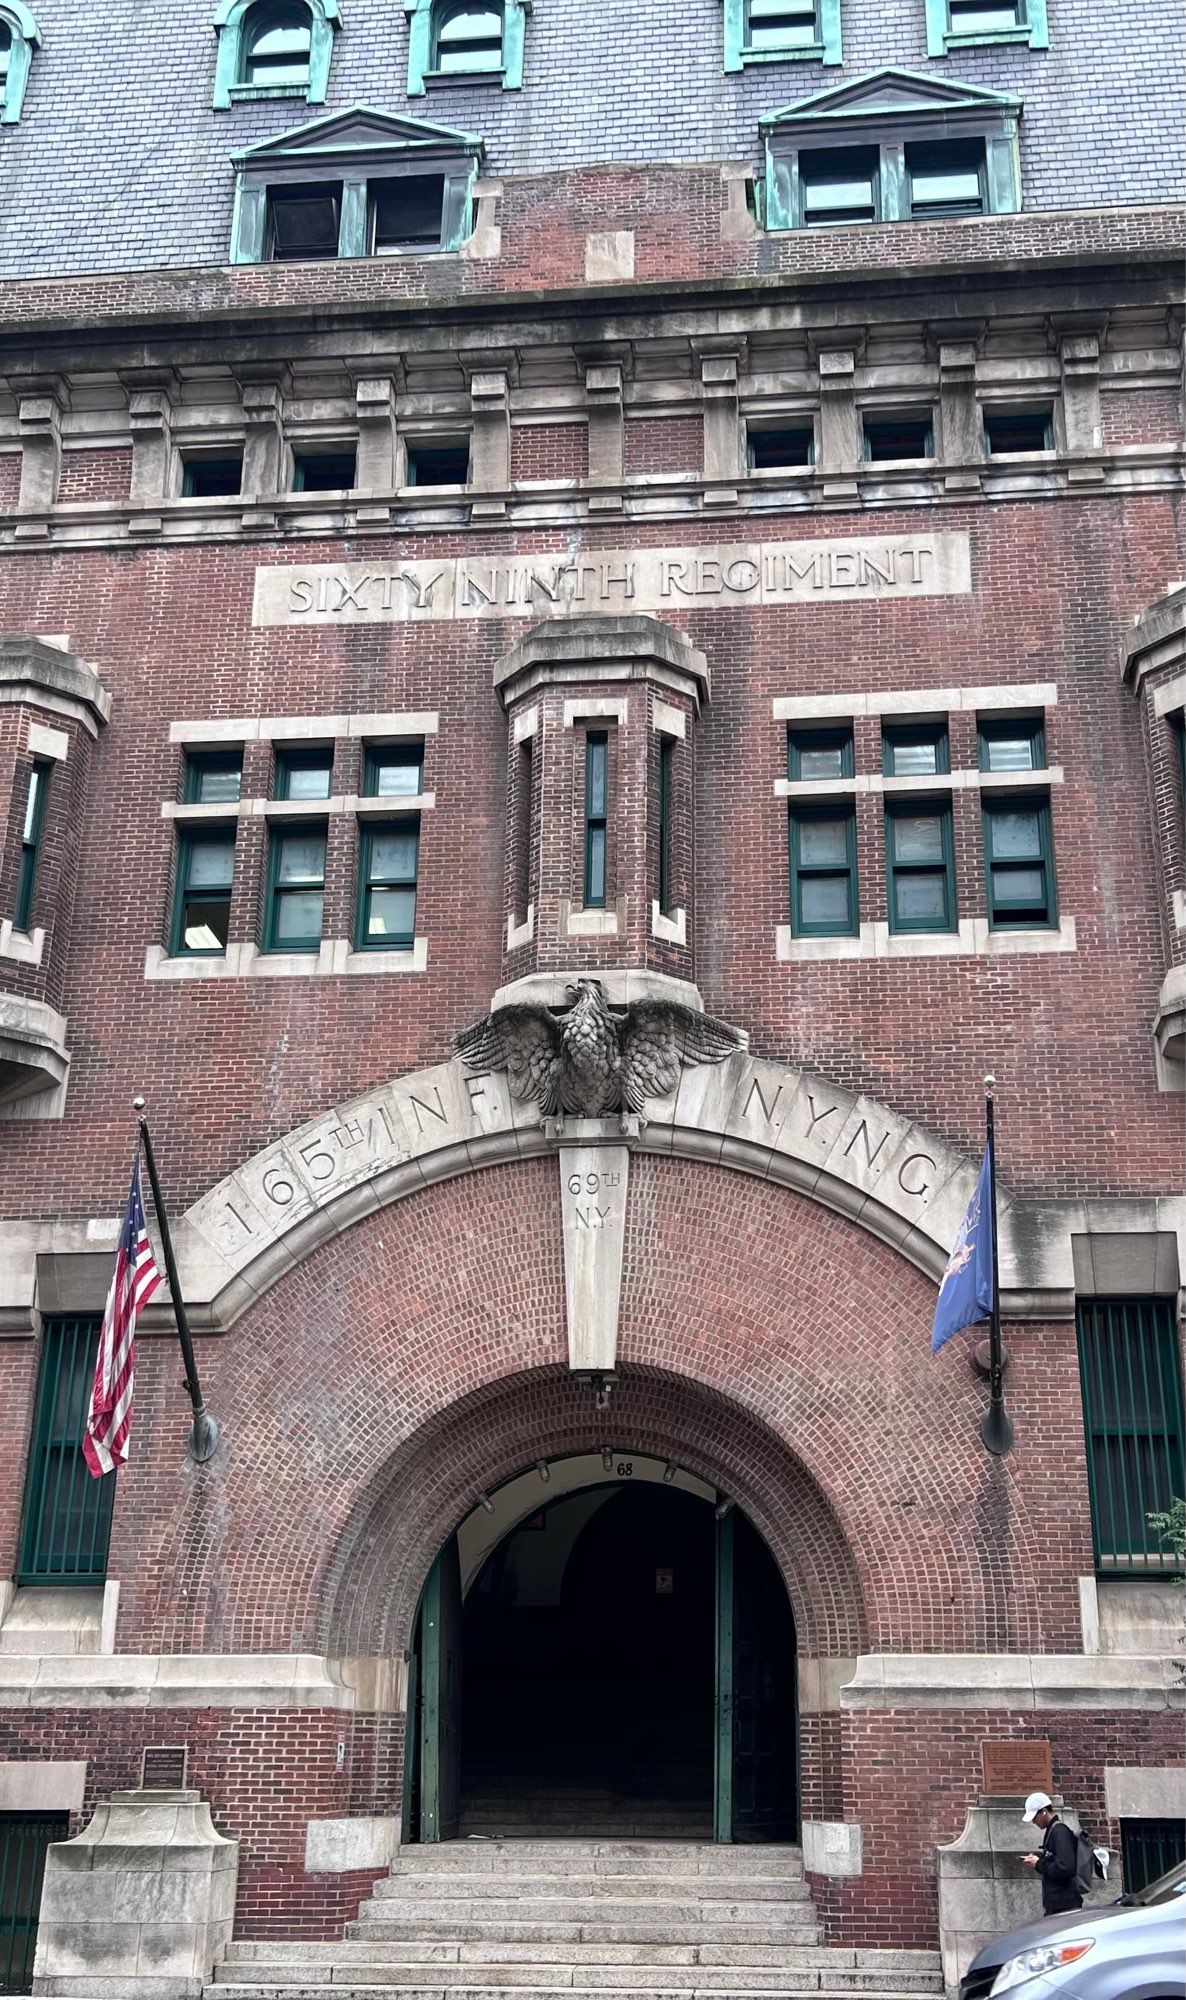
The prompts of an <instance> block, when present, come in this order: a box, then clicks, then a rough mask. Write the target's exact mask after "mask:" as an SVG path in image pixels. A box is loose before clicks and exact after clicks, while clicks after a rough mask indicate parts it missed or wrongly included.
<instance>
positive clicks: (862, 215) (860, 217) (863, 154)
mask: <svg viewBox="0 0 1186 2000" xmlns="http://www.w3.org/2000/svg"><path fill="white" fill-rule="evenodd" d="M879 167H880V162H879V157H878V151H877V148H876V146H821V147H819V148H818V149H814V150H812V151H810V152H804V153H800V155H799V199H800V212H799V223H800V227H801V228H803V229H818V228H819V227H821V226H822V225H827V224H829V223H835V222H876V220H877V217H878V180H879Z"/></svg>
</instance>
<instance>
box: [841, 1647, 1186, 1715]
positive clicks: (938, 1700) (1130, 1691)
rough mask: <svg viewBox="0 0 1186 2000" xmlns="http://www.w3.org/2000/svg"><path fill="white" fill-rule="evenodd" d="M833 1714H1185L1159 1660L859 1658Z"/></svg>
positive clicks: (1176, 1682) (1170, 1671)
mask: <svg viewBox="0 0 1186 2000" xmlns="http://www.w3.org/2000/svg"><path fill="white" fill-rule="evenodd" d="M840 1706H841V1708H877V1709H882V1708H1009V1709H1017V1708H1022V1709H1024V1708H1033V1709H1043V1710H1045V1709H1051V1708H1104V1709H1118V1708H1175V1709H1182V1708H1186V1684H1184V1683H1183V1682H1182V1681H1181V1680H1180V1679H1179V1677H1178V1674H1177V1671H1176V1668H1175V1665H1174V1662H1173V1661H1172V1660H1169V1659H1164V1658H1162V1657H1160V1656H1153V1655H1141V1656H1130V1657H1128V1658H1125V1657H1124V1656H1122V1655H1119V1654H1116V1655H1108V1654H1103V1653H1094V1654H1093V1653H1017V1654H1012V1653H866V1654H864V1655H863V1657H862V1658H861V1659H859V1660H858V1661H857V1670H856V1673H855V1674H854V1675H853V1678H852V1680H851V1681H849V1683H848V1685H847V1686H846V1687H843V1688H841V1690H840Z"/></svg>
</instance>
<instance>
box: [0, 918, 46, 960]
mask: <svg viewBox="0 0 1186 2000" xmlns="http://www.w3.org/2000/svg"><path fill="white" fill-rule="evenodd" d="M44 950H45V932H44V931H43V930H35V931H18V930H14V929H13V925H12V919H11V917H4V918H3V919H0V958H11V959H12V960H13V962H14V964H16V965H40V964H41V956H42V953H43V952H44Z"/></svg>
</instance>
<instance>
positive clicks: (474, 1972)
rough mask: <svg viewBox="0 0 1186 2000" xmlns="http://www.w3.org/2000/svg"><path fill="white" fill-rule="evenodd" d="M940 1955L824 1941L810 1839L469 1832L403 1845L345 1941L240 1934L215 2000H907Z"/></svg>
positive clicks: (213, 1990)
mask: <svg viewBox="0 0 1186 2000" xmlns="http://www.w3.org/2000/svg"><path fill="white" fill-rule="evenodd" d="M942 1990H943V1984H942V1979H941V1977H940V1972H939V1958H938V1954H937V1953H933V1952H922V1951H853V1950H846V1949H839V1948H834V1947H832V1948H830V1947H828V1946H824V1945H821V1944H820V1943H819V1926H818V1923H817V1921H816V1915H815V1910H814V1908H813V1906H812V1902H811V1894H810V1891H809V1889H808V1886H807V1883H806V1881H805V1880H804V1877H803V1860H802V1855H801V1853H800V1851H799V1849H798V1848H797V1847H713V1846H709V1845H707V1844H693V1843H691V1842H685V1841H668V1842H658V1841H655V1842H646V1843H633V1842H630V1841H624V1840H614V1841H605V1842H602V1841H595V1840H565V1839H556V1840H480V1839H478V1840H465V1841H453V1842H448V1843H446V1844H443V1845H442V1846H439V1847H409V1848H404V1849H402V1850H401V1851H400V1853H399V1854H398V1856H397V1857H396V1859H395V1861H394V1862H393V1864H392V1868H391V1873H390V1875H389V1876H388V1877H387V1878H386V1879H384V1880H382V1881H380V1882H378V1883H376V1885H375V1890H374V1894H373V1895H372V1896H371V1897H370V1899H369V1900H368V1901H367V1902H366V1903H364V1905H363V1907H362V1909H361V1910H360V1912H359V1916H358V1920H357V1922H355V1923H352V1924H349V1925H347V1935H346V1939H345V1941H344V1942H343V1943H341V1944H332V1943H329V1944H300V1943H297V1944H286V1943H283V1942H269V1943H261V1944H252V1943H250V1942H244V1943H238V1942H236V1943H235V1944H233V1945H232V1946H231V1947H230V1949H229V1951H228V1954H227V1957H226V1958H225V1960H224V1961H223V1963H222V1964H221V1965H219V1966H218V1968H217V1970H216V1973H215V1981H214V1984H213V1985H212V1986H209V1987H208V1988H207V1989H206V1992H207V2000H350V1996H351V1995H355V1996H357V2000H364V1996H374V1995H375V1994H376V1993H378V1992H386V1993H392V1992H399V1993H400V1994H401V1995H402V1996H403V2000H510V1996H512V1995H513V1996H514V2000H553V1996H555V1995H558V1994H559V1995H571V1996H573V2000H580V1996H584V2000H809V1997H810V2000H842V1996H849V1995H856V1994H864V1995H866V1996H867V1997H868V2000H911V1997H912V1996H915V1995H919V1994H939V1993H941V1992H942Z"/></svg>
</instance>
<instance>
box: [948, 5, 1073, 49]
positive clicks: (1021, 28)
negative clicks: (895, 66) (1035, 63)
mask: <svg viewBox="0 0 1186 2000" xmlns="http://www.w3.org/2000/svg"><path fill="white" fill-rule="evenodd" d="M926 9H927V54H928V55H929V56H946V55H950V54H951V52H952V50H954V49H984V48H1017V47H1021V48H1030V49H1048V48H1049V47H1050V30H1049V27H1048V25H1047V20H1046V0H926Z"/></svg>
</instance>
